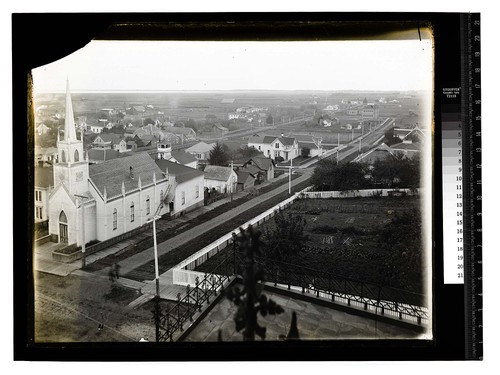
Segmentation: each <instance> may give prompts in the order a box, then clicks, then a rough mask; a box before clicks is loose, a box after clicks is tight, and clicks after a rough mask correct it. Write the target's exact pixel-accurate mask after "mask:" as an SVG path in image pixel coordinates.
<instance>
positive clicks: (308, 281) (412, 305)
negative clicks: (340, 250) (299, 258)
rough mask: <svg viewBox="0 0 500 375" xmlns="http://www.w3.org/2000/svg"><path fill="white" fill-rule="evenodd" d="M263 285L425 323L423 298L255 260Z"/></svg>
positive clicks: (334, 276)
mask: <svg viewBox="0 0 500 375" xmlns="http://www.w3.org/2000/svg"><path fill="white" fill-rule="evenodd" d="M257 262H258V263H259V264H260V266H261V267H262V268H263V270H264V272H265V278H266V281H267V282H269V283H272V284H274V285H275V286H282V287H286V288H287V289H289V290H295V291H300V292H301V293H309V294H315V295H316V296H317V297H323V298H328V299H330V300H332V301H334V302H337V303H344V304H346V305H348V306H356V307H360V308H363V309H364V310H367V311H371V312H373V313H376V314H380V315H389V316H393V317H397V318H399V319H401V320H403V319H404V320H409V321H412V322H415V323H417V324H422V323H423V324H425V323H428V321H429V310H428V308H427V307H426V302H427V301H426V299H425V296H424V295H422V294H418V293H413V292H409V291H405V290H401V289H397V288H392V287H387V286H384V285H374V284H369V283H366V282H363V281H358V280H353V279H350V278H346V277H341V276H336V275H334V274H332V273H327V272H319V271H318V270H315V269H311V268H307V267H304V266H300V265H295V264H290V263H285V262H278V261H272V260H269V259H266V260H264V259H259V260H257Z"/></svg>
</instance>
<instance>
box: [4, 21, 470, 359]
mask: <svg viewBox="0 0 500 375" xmlns="http://www.w3.org/2000/svg"><path fill="white" fill-rule="evenodd" d="M424 27H430V28H431V29H432V32H433V37H434V46H435V49H434V59H435V79H434V87H435V93H434V98H433V99H434V100H433V103H434V125H435V132H434V138H433V146H434V145H438V147H433V213H432V214H433V216H432V217H433V252H432V261H433V265H432V266H433V279H432V286H433V287H432V297H433V329H432V331H433V339H432V340H342V339H341V340H327V341H325V340H321V341H319V340H318V341H299V342H267V341H256V342H254V343H245V342H230V343H229V342H228V343H226V342H216V343H183V342H180V343H74V344H73V343H60V344H39V343H35V342H34V340H33V337H34V289H33V258H32V253H33V250H32V249H33V242H32V237H33V224H32V223H33V222H34V214H33V198H34V197H33V195H34V193H33V186H34V185H33V175H34V174H33V166H34V160H33V149H34V139H33V138H34V137H33V134H34V121H33V115H32V114H31V115H29V116H28V114H30V109H32V108H31V101H30V100H31V99H30V96H29V93H30V92H29V73H30V70H31V69H33V68H36V67H38V66H41V65H45V64H48V63H50V62H53V61H55V60H58V59H60V58H62V57H64V56H66V55H69V54H71V53H72V52H74V51H76V50H77V49H79V48H82V47H84V46H85V45H86V44H87V43H88V42H90V41H91V40H92V39H116V40H120V39H121V40H126V39H137V40H214V41H238V40H256V41H259V40H260V41H261V40H283V41H286V40H304V41H307V40H311V41H313V40H343V39H353V40H355V39H379V38H390V39H393V38H395V37H396V36H397V35H403V36H404V35H407V34H405V33H408V31H409V30H415V29H417V30H418V29H419V28H424ZM33 30H36V32H34V31H33ZM460 30H461V17H460V14H458V13H198V14H193V13H189V14H180V13H152V14H150V13H99V14H97V13H70V14H68V13H65V14H62V13H59V14H58V13H50V14H48V13H47V14H13V15H12V35H13V40H12V54H13V81H12V86H13V92H12V95H13V145H14V147H13V150H14V155H13V160H14V166H13V167H14V168H13V170H14V171H16V172H15V175H14V179H13V181H14V186H13V187H14V189H13V192H14V194H13V202H17V204H16V210H14V213H13V214H14V217H13V219H14V228H25V230H21V231H20V232H21V233H19V231H16V233H15V235H14V249H13V250H14V359H15V360H34V361H54V360H58V361H123V360H126V361H131V360H135V361H212V360H230V361H234V360H247V361H254V360H261V361H263V360H264V361H265V360H287V361H294V360H302V361H307V360H320V361H325V360H326V361H330V360H370V361H373V360H460V359H465V358H466V357H467V354H466V353H467V347H468V346H469V345H470V342H469V341H470V338H469V337H468V335H467V334H466V324H465V318H464V316H465V313H466V309H465V301H466V298H465V296H464V294H465V289H466V288H465V287H464V285H444V283H443V272H442V269H443V257H442V243H443V239H442V228H441V224H442V210H441V207H442V189H441V186H442V178H441V176H442V167H441V156H442V153H441V149H440V147H439V145H441V132H440V123H441V97H440V93H439V90H440V88H442V87H459V86H461V74H462V71H461V64H460V61H461V44H460V41H461V39H460V36H461V34H460ZM20 202H25V204H24V205H23V204H22V203H20Z"/></svg>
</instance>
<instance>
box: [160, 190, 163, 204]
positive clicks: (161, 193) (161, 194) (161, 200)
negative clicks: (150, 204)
mask: <svg viewBox="0 0 500 375" xmlns="http://www.w3.org/2000/svg"><path fill="white" fill-rule="evenodd" d="M160 203H163V190H160Z"/></svg>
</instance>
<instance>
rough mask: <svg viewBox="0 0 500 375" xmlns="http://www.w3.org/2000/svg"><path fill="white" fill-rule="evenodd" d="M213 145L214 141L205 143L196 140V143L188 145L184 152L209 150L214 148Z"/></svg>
mask: <svg viewBox="0 0 500 375" xmlns="http://www.w3.org/2000/svg"><path fill="white" fill-rule="evenodd" d="M214 145H215V143H210V144H207V143H205V142H198V143H197V144H195V145H193V146H191V147H188V148H187V149H186V152H192V153H204V152H210V151H211V150H212V149H213V148H214Z"/></svg>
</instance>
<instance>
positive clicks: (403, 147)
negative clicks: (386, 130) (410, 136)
mask: <svg viewBox="0 0 500 375" xmlns="http://www.w3.org/2000/svg"><path fill="white" fill-rule="evenodd" d="M391 149H392V150H393V151H394V152H396V153H397V154H398V155H400V156H401V157H406V158H413V157H414V156H416V155H419V154H420V152H421V151H422V144H421V143H414V142H412V141H411V140H407V139H405V140H403V142H401V143H396V144H394V145H392V146H391Z"/></svg>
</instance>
